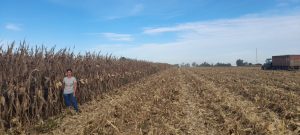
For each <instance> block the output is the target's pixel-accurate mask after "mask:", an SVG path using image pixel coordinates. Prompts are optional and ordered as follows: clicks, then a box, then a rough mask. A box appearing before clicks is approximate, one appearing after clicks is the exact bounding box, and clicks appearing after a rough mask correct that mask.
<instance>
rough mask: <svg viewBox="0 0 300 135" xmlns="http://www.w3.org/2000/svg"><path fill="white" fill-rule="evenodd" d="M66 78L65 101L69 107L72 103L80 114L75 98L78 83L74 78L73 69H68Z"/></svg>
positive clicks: (64, 81)
mask: <svg viewBox="0 0 300 135" xmlns="http://www.w3.org/2000/svg"><path fill="white" fill-rule="evenodd" d="M66 75H67V76H66V77H65V78H64V80H63V83H64V100H65V104H66V106H67V107H69V106H70V105H71V103H72V105H73V107H74V109H75V111H76V112H78V105H77V100H76V97H75V93H76V87H77V81H76V78H75V77H74V76H72V69H67V73H66Z"/></svg>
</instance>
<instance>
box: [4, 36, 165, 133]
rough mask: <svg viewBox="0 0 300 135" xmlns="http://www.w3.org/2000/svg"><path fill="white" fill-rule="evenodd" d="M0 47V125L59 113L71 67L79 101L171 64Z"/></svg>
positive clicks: (23, 45) (18, 125) (17, 125)
mask: <svg viewBox="0 0 300 135" xmlns="http://www.w3.org/2000/svg"><path fill="white" fill-rule="evenodd" d="M15 45H16V43H15V42H13V43H11V44H10V45H8V47H7V48H4V47H3V45H2V46H0V128H1V129H2V130H3V129H8V128H11V127H15V128H21V127H23V126H22V125H24V124H27V125H30V124H32V123H34V122H36V121H38V120H40V119H46V118H48V117H49V116H53V115H57V114H59V113H61V112H62V109H63V108H64V104H63V98H62V79H63V77H64V73H65V70H66V69H67V68H72V69H73V71H74V76H76V78H77V80H78V82H79V83H78V92H77V93H78V94H77V96H78V102H79V103H84V102H87V101H90V100H92V99H93V98H95V97H97V96H99V94H101V93H103V92H106V91H109V90H111V89H113V88H117V87H120V86H122V85H124V84H127V83H129V82H133V81H136V80H139V79H140V78H142V77H145V76H148V75H151V74H153V73H156V72H158V71H161V70H164V69H166V68H168V67H169V66H170V65H167V64H162V63H150V62H146V61H138V60H132V59H126V58H124V57H122V58H117V57H113V56H111V55H106V56H103V55H100V54H96V53H86V54H84V55H80V54H78V55H76V54H74V53H73V52H72V51H71V50H70V49H61V50H58V51H56V50H55V48H50V49H49V48H46V47H43V46H42V47H35V48H29V47H28V45H27V44H26V42H22V43H20V45H19V47H17V48H16V47H14V46H15Z"/></svg>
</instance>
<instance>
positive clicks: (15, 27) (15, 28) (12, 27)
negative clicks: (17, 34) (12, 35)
mask: <svg viewBox="0 0 300 135" xmlns="http://www.w3.org/2000/svg"><path fill="white" fill-rule="evenodd" d="M5 29H7V30H11V31H21V30H22V29H21V25H20V24H13V23H8V24H6V25H5Z"/></svg>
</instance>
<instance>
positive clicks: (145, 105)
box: [27, 68, 300, 135]
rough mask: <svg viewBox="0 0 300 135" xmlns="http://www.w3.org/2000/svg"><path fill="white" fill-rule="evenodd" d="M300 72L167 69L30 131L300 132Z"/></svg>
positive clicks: (108, 132) (67, 111)
mask: <svg viewBox="0 0 300 135" xmlns="http://www.w3.org/2000/svg"><path fill="white" fill-rule="evenodd" d="M299 99H300V72H289V71H261V70H259V69H258V68H186V69H184V68H180V69H175V68H174V69H169V70H166V71H163V72H161V73H159V74H155V75H152V76H150V77H147V78H144V79H143V80H140V81H139V82H137V83H132V84H129V85H127V86H124V87H121V88H119V89H116V90H114V91H112V92H109V93H106V94H103V96H101V97H99V98H98V99H97V100H95V101H92V102H89V103H86V104H84V105H81V106H80V108H81V110H82V112H81V113H80V114H74V113H73V112H72V111H70V110H66V112H65V113H64V114H63V115H61V116H57V117H55V118H52V119H50V120H48V121H44V122H42V121H41V122H40V124H39V125H37V126H36V127H34V128H33V129H31V130H29V131H27V132H31V133H32V134H34V133H39V134H40V133H45V134H54V135H56V134H128V135H135V134H162V135H165V134H193V135H200V134H235V135H236V134H274V135H275V134H276V135H278V134H295V135H297V134H300V101H299Z"/></svg>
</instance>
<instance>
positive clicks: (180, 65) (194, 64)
mask: <svg viewBox="0 0 300 135" xmlns="http://www.w3.org/2000/svg"><path fill="white" fill-rule="evenodd" d="M175 66H177V67H231V64H230V63H222V62H218V63H216V64H213V63H212V64H210V63H208V62H203V63H201V64H198V63H196V62H193V63H192V64H190V63H181V64H175Z"/></svg>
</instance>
